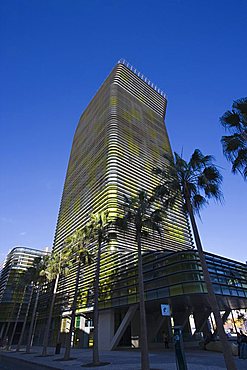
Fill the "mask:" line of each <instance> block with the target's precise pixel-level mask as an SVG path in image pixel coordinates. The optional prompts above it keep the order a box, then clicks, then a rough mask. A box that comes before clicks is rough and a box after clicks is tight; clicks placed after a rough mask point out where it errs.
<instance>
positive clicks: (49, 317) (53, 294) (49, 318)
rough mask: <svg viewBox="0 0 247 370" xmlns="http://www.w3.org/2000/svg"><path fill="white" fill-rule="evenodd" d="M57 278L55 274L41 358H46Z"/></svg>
mask: <svg viewBox="0 0 247 370" xmlns="http://www.w3.org/2000/svg"><path fill="white" fill-rule="evenodd" d="M59 276H60V274H57V276H56V280H55V283H54V288H53V293H52V300H51V305H50V311H49V316H48V321H47V324H46V327H45V335H44V341H43V350H42V356H47V346H48V339H49V331H50V326H51V319H52V312H53V307H54V303H55V298H56V293H57V286H58V280H59Z"/></svg>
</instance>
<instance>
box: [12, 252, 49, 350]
mask: <svg viewBox="0 0 247 370" xmlns="http://www.w3.org/2000/svg"><path fill="white" fill-rule="evenodd" d="M45 261H46V257H42V258H41V257H37V258H35V259H34V262H33V266H31V267H29V268H28V269H27V271H26V273H25V280H26V281H27V282H29V283H30V285H31V293H30V296H29V301H28V306H27V309H26V314H25V318H24V322H23V325H22V330H21V335H20V338H19V341H18V344H17V347H16V352H18V351H19V350H20V346H21V344H22V341H23V336H24V332H25V329H26V324H27V319H28V315H29V310H30V307H31V302H32V297H33V294H34V292H35V291H36V299H35V304H34V308H33V312H32V319H31V323H30V328H29V332H30V331H31V332H32V329H33V322H34V317H35V314H36V309H37V303H36V301H37V300H38V296H39V288H40V284H41V283H42V282H43V281H44V278H43V277H42V276H41V275H40V272H41V271H42V270H43V269H44V264H45ZM28 344H29V340H28ZM28 344H27V351H28ZM29 351H30V345H29ZM29 351H28V352H29Z"/></svg>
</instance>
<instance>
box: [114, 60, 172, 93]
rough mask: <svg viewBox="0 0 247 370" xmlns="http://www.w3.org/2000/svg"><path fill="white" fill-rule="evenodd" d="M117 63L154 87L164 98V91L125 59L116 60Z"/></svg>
mask: <svg viewBox="0 0 247 370" xmlns="http://www.w3.org/2000/svg"><path fill="white" fill-rule="evenodd" d="M117 64H123V65H124V66H125V67H127V68H128V69H129V70H130V71H132V72H133V73H135V75H136V76H138V77H139V78H141V79H142V80H143V81H144V82H145V83H146V84H148V85H149V86H150V87H152V89H154V90H155V91H156V92H157V93H158V94H160V95H161V96H163V97H164V98H166V93H165V92H164V91H163V90H161V89H160V88H159V87H158V86H157V85H155V84H154V83H153V82H151V81H150V80H149V79H148V78H147V77H146V76H144V75H143V74H142V73H141V72H139V71H138V70H137V69H136V68H135V67H134V66H133V65H131V64H130V63H129V62H127V60H125V59H123V58H121V59H119V61H118V62H117Z"/></svg>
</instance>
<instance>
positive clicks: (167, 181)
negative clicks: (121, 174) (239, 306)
mask: <svg viewBox="0 0 247 370" xmlns="http://www.w3.org/2000/svg"><path fill="white" fill-rule="evenodd" d="M165 160H166V166H165V167H164V168H162V169H161V168H157V169H155V170H154V172H155V173H156V174H157V175H159V176H160V179H161V183H160V185H159V186H158V187H157V188H156V196H158V197H160V198H161V199H162V200H163V203H164V205H165V207H166V208H167V207H168V208H169V207H173V206H174V205H175V204H176V202H177V201H179V200H180V201H182V202H183V206H184V210H185V212H186V213H187V214H188V215H189V217H190V221H191V226H192V230H193V234H194V239H195V243H196V246H197V250H198V255H199V258H200V262H201V266H202V271H203V276H204V280H205V283H206V286H207V291H208V300H209V303H210V306H211V309H212V311H213V314H214V317H215V321H216V326H217V330H218V334H219V338H220V341H221V343H222V348H223V354H224V358H225V364H226V368H227V369H228V370H236V366H235V363H234V359H233V356H232V352H231V348H230V345H229V343H228V341H227V337H226V334H225V331H224V327H223V322H222V319H221V315H220V310H219V306H218V302H217V299H216V296H215V293H214V289H213V285H212V282H211V278H210V275H209V272H208V268H207V263H206V259H205V255H204V252H203V248H202V243H201V239H200V235H199V231H198V228H197V224H196V220H195V213H199V211H200V209H201V208H202V207H203V206H205V205H206V204H207V203H208V200H210V199H214V200H216V201H221V199H222V193H221V190H220V187H221V183H222V176H221V174H220V173H219V171H218V169H217V168H216V166H215V165H214V164H213V161H214V158H213V157H212V156H209V155H206V156H204V155H203V154H202V153H201V151H200V150H199V149H196V150H195V151H194V153H193V154H192V156H191V158H190V160H189V161H188V162H186V161H185V160H184V159H183V158H181V157H180V156H179V155H178V154H177V153H174V160H173V158H172V156H169V155H165Z"/></svg>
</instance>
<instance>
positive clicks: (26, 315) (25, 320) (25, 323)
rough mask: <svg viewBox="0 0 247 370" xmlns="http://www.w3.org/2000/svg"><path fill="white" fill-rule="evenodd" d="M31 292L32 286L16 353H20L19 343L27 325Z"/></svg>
mask: <svg viewBox="0 0 247 370" xmlns="http://www.w3.org/2000/svg"><path fill="white" fill-rule="evenodd" d="M33 291H34V286H32V290H31V294H30V297H29V301H28V306H27V310H26V314H25V319H24V322H23V325H22V329H21V335H20V338H19V341H18V344H17V347H16V352H19V351H20V347H21V343H22V341H23V336H24V333H25V329H26V325H27V318H28V314H29V310H30V306H31V302H32V297H33Z"/></svg>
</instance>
